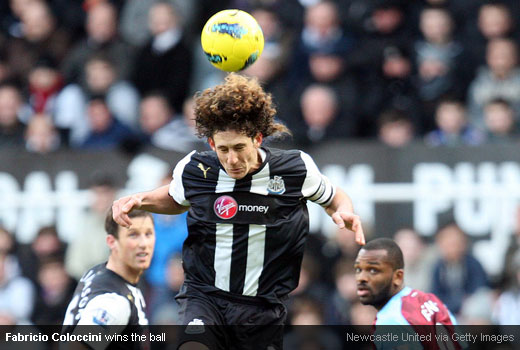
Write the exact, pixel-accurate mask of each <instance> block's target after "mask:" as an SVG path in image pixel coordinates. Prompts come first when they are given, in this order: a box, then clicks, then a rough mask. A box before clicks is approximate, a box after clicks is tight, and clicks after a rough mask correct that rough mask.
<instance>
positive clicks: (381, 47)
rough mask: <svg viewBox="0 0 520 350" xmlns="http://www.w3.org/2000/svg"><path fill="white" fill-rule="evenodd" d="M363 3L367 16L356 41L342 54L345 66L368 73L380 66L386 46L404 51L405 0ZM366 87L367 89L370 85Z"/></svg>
mask: <svg viewBox="0 0 520 350" xmlns="http://www.w3.org/2000/svg"><path fill="white" fill-rule="evenodd" d="M350 2H351V3H353V2H354V1H350ZM366 3H367V5H365V6H367V10H366V11H367V16H366V19H365V20H364V21H363V22H364V23H363V24H362V28H361V29H360V34H359V36H360V38H359V40H358V43H359V45H358V46H357V47H356V48H355V49H354V50H353V51H352V53H351V54H349V55H348V57H347V58H346V60H347V64H348V66H349V67H351V68H355V69H356V70H359V73H360V74H364V73H368V72H370V71H372V70H373V68H374V67H377V66H380V65H381V62H382V59H383V56H384V52H385V49H386V48H387V47H400V48H404V49H405V50H407V51H408V47H407V46H408V45H409V44H408V43H409V42H410V36H411V33H410V30H409V26H408V25H407V18H406V12H405V10H406V9H407V5H406V2H405V1H401V0H389V1H367V2H366ZM357 6H359V7H361V6H363V5H361V4H357ZM366 88H368V89H369V88H370V86H369V85H368V86H366Z"/></svg>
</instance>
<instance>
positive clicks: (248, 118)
mask: <svg viewBox="0 0 520 350" xmlns="http://www.w3.org/2000/svg"><path fill="white" fill-rule="evenodd" d="M275 114H276V109H275V108H274V106H273V102H272V98H271V94H268V93H266V92H265V91H264V90H263V89H262V87H261V86H260V83H259V82H258V80H257V79H255V78H249V77H245V76H242V75H239V74H235V73H231V74H229V75H228V76H227V77H226V79H225V82H224V83H223V84H220V85H217V86H215V87H213V88H210V89H206V90H204V91H203V92H199V93H197V94H196V95H195V122H196V129H197V135H198V136H199V137H207V138H208V137H213V135H214V134H215V132H218V131H226V130H233V131H237V132H240V133H244V134H246V135H247V136H248V137H255V136H256V135H257V134H258V133H261V134H262V135H263V136H264V137H267V136H271V135H275V136H277V134H279V135H282V134H290V133H291V132H290V131H289V129H287V127H286V126H285V125H283V124H280V123H276V122H275V121H274V115H275Z"/></svg>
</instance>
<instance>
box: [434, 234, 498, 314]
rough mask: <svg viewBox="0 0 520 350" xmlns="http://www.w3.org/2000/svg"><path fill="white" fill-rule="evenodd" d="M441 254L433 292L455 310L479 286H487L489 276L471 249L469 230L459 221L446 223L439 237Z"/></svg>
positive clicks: (437, 238)
mask: <svg viewBox="0 0 520 350" xmlns="http://www.w3.org/2000/svg"><path fill="white" fill-rule="evenodd" d="M435 244H436V245H437V248H438V252H439V254H440V257H439V259H438V260H437V262H436V263H435V264H434V268H433V279H432V292H433V293H434V294H435V295H437V296H438V297H439V298H440V299H441V300H442V301H443V302H444V303H445V304H446V306H447V307H448V309H449V310H450V311H451V312H453V313H454V314H458V313H459V312H460V310H461V307H462V303H463V302H464V300H465V299H466V298H467V297H469V296H470V295H471V294H473V293H475V292H476V291H477V290H478V289H479V288H486V287H487V285H488V278H487V275H486V272H485V271H484V268H483V267H482V265H481V264H480V262H479V261H478V260H477V259H475V258H474V257H473V255H472V254H471V251H470V250H469V244H468V238H467V237H466V234H465V233H464V232H463V231H462V230H461V229H460V228H459V227H458V226H457V225H455V224H448V225H446V226H444V227H442V228H441V229H440V230H439V231H438V232H437V235H436V237H435Z"/></svg>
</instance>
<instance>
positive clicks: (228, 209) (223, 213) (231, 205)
mask: <svg viewBox="0 0 520 350" xmlns="http://www.w3.org/2000/svg"><path fill="white" fill-rule="evenodd" d="M213 210H215V214H217V216H218V217H219V218H221V219H225V220H227V219H231V218H232V217H234V216H235V215H236V214H237V211H238V204H237V201H236V200H235V199H234V198H233V197H230V196H220V197H218V198H217V200H216V201H215V204H213Z"/></svg>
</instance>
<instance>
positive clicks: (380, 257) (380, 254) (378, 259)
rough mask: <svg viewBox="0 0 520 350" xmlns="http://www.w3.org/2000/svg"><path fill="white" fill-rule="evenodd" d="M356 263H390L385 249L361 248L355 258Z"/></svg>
mask: <svg viewBox="0 0 520 350" xmlns="http://www.w3.org/2000/svg"><path fill="white" fill-rule="evenodd" d="M355 264H356V265H362V264H368V265H379V266H382V265H390V262H389V260H388V252H387V251H386V250H385V249H370V250H366V249H361V250H360V251H359V253H358V255H357V258H356V262H355Z"/></svg>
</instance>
